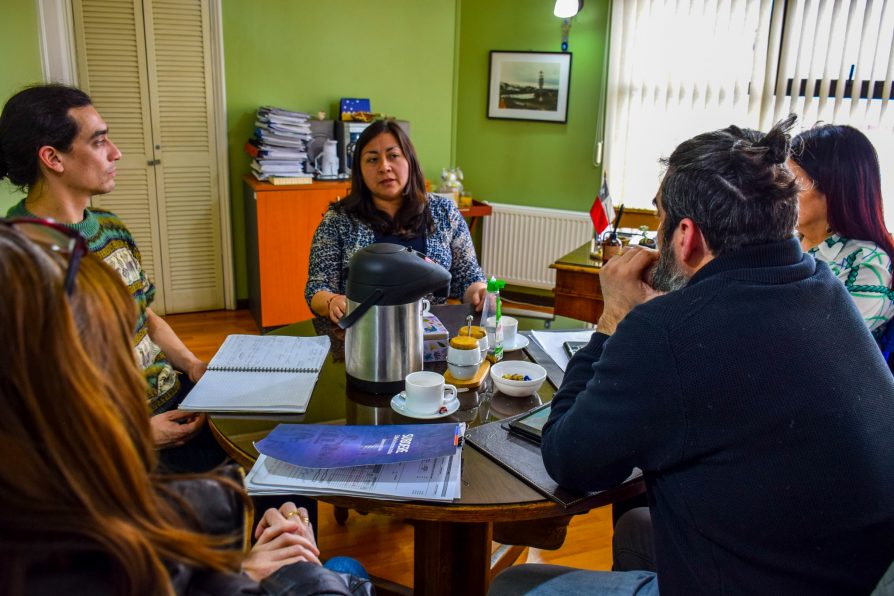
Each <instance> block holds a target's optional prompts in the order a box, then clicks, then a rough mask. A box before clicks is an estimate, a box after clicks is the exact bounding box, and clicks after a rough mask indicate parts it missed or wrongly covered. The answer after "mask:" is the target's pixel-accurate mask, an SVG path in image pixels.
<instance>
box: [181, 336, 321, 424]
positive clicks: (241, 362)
mask: <svg viewBox="0 0 894 596" xmlns="http://www.w3.org/2000/svg"><path fill="white" fill-rule="evenodd" d="M329 345H330V344H329V337H327V336H325V335H323V336H318V337H288V336H284V335H230V336H229V337H227V339H226V341H224V343H223V345H222V346H220V349H219V350H218V351H217V354H215V355H214V358H212V359H211V362H209V363H208V370H207V371H206V372H205V374H204V375H203V376H202V378H201V379H199V382H198V383H196V386H195V387H193V389H192V391H190V392H189V395H187V396H186V399H184V400H183V403H181V404H180V409H181V410H186V411H190V412H288V413H295V414H302V413H304V411H305V410H307V404H308V403H309V402H310V397H311V395H312V394H313V389H314V385H316V383H317V378H318V377H319V375H320V369H321V368H322V367H323V362H324V361H325V360H326V355H327V354H328V353H329Z"/></svg>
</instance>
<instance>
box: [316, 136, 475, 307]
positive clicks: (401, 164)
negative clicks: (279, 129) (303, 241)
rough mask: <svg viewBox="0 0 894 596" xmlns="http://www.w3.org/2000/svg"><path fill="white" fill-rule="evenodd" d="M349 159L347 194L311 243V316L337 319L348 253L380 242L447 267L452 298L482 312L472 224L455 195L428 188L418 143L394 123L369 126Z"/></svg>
mask: <svg viewBox="0 0 894 596" xmlns="http://www.w3.org/2000/svg"><path fill="white" fill-rule="evenodd" d="M352 163H353V168H352V170H351V194H349V195H348V196H347V197H345V198H344V199H343V200H341V201H338V202H337V203H333V204H332V205H330V206H329V210H328V211H326V213H325V214H324V215H323V221H321V222H320V225H319V226H318V227H317V230H316V232H315V233H314V239H313V244H312V245H311V248H310V267H309V271H308V278H307V285H306V286H305V288H304V297H305V299H306V300H307V304H308V306H310V309H311V310H312V311H313V312H314V314H316V315H317V316H318V317H322V318H328V319H329V320H331V321H333V322H335V323H337V322H338V321H339V320H340V319H341V318H342V317H343V316H344V315H345V313H346V312H347V309H348V303H347V298H346V297H345V291H346V285H347V275H345V272H346V271H347V268H348V264H349V263H350V261H351V257H352V256H354V253H356V252H357V251H358V250H360V249H362V248H365V247H367V246H369V245H370V244H375V243H378V242H388V243H392V244H399V245H401V246H405V247H407V248H412V249H413V250H416V251H418V252H420V253H422V254H424V255H425V256H427V257H428V258H429V259H431V260H432V261H434V262H435V263H437V264H439V265H441V266H442V267H444V269H447V270H448V271H449V272H450V276H451V280H450V296H451V297H453V298H461V299H462V300H463V302H466V303H469V304H472V305H474V306H475V308H476V310H479V311H480V310H481V307H482V305H483V300H484V295H485V293H486V290H487V287H486V285H485V279H484V273H483V272H482V270H481V267H480V266H479V265H478V259H477V257H476V256H475V246H474V245H473V243H472V235H471V234H470V233H469V227H468V226H467V225H466V221H465V220H464V219H463V217H462V214H461V213H460V212H459V209H458V208H457V207H456V204H455V203H454V202H453V201H452V200H450V199H447V198H443V197H437V196H435V195H432V194H429V193H426V192H425V176H423V174H422V167H421V166H420V165H419V159H418V158H417V157H416V149H415V148H414V147H413V143H412V142H411V141H410V138H409V137H408V136H407V134H406V133H405V132H404V130H403V129H402V128H401V127H400V125H399V124H398V123H397V121H395V120H391V119H387V120H376V121H375V122H373V123H372V124H370V125H369V126H367V127H366V129H364V131H363V133H361V135H360V137H359V138H358V139H357V145H356V147H355V148H354V160H353V162H352ZM428 299H429V300H431V301H432V303H433V304H437V303H440V302H444V301H445V300H446V299H445V298H442V297H435V296H431V295H429V296H428Z"/></svg>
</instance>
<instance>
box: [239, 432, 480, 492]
mask: <svg viewBox="0 0 894 596" xmlns="http://www.w3.org/2000/svg"><path fill="white" fill-rule="evenodd" d="M465 428H466V425H465V424H463V423H446V424H404V425H386V426H334V425H327V424H317V425H312V424H280V425H279V426H277V427H276V428H275V429H273V432H271V433H270V434H269V435H268V436H267V438H265V439H263V440H262V441H259V442H257V443H256V444H255V447H256V448H257V449H258V452H259V453H260V454H261V455H260V457H259V458H258V461H257V462H256V463H255V465H254V466H253V467H252V469H251V471H250V472H249V473H248V476H247V477H246V479H245V484H246V489H247V490H248V493H249V494H250V495H291V494H299V495H309V496H316V495H344V496H355V497H371V498H376V499H387V500H398V501H403V500H414V501H415V500H420V501H452V500H454V499H458V498H459V497H460V472H461V470H460V468H461V463H462V437H463V435H464V434H465Z"/></svg>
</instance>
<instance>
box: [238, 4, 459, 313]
mask: <svg viewBox="0 0 894 596" xmlns="http://www.w3.org/2000/svg"><path fill="white" fill-rule="evenodd" d="M455 15H456V2H455V0H424V1H420V0H388V1H387V2H379V3H377V4H376V5H375V8H371V6H370V4H369V2H368V0H327V1H326V2H295V1H294V0H254V1H252V2H234V1H225V2H224V3H223V29H224V62H225V69H226V95H227V125H228V128H229V131H228V134H229V141H228V142H229V157H230V192H231V198H232V205H233V208H232V213H233V238H234V251H235V261H236V281H237V286H236V292H237V297H239V298H245V297H247V295H248V284H247V274H246V267H245V230H244V214H243V205H242V200H243V199H242V183H241V179H242V176H243V175H244V174H246V173H247V172H248V171H249V167H248V165H249V158H248V156H247V155H245V153H244V152H243V150H242V146H243V145H244V144H245V141H246V140H247V139H248V137H249V136H251V132H252V130H253V128H254V127H253V122H254V112H255V110H256V109H257V107H258V106H260V105H274V106H279V107H283V108H287V109H294V110H300V111H306V112H310V113H312V114H316V112H318V111H320V110H325V111H326V112H328V113H329V115H330V117H337V116H338V114H337V105H338V100H339V98H341V97H367V98H369V99H370V101H371V104H372V110H373V111H375V112H383V113H385V114H387V115H389V116H395V117H397V118H400V119H403V120H409V121H410V136H411V138H412V139H413V143H414V145H415V146H416V149H417V151H418V153H419V159H420V161H421V163H422V165H423V168H424V169H425V173H426V175H427V176H428V177H429V179H432V180H437V178H438V176H439V175H440V171H441V168H443V167H445V166H448V165H449V164H450V156H451V149H452V148H451V141H452V131H453V123H452V118H453V88H454V84H453V80H454V50H455V46H456V44H455V25H456V16H455Z"/></svg>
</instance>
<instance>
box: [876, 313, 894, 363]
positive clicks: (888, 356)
mask: <svg viewBox="0 0 894 596" xmlns="http://www.w3.org/2000/svg"><path fill="white" fill-rule="evenodd" d="M878 345H879V348H880V349H881V351H882V356H884V358H885V362H887V363H888V368H890V369H891V372H892V373H894V320H892V321H889V322H888V328H887V329H885V332H884V333H883V334H882V336H881V337H880V338H879V340H878Z"/></svg>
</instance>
